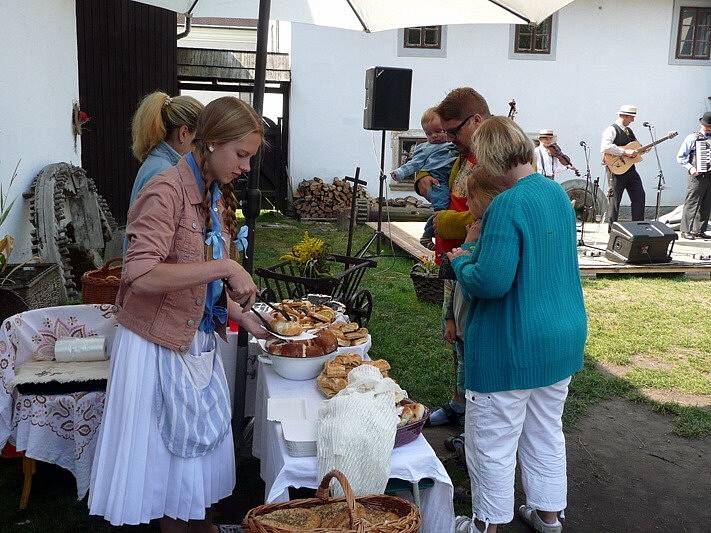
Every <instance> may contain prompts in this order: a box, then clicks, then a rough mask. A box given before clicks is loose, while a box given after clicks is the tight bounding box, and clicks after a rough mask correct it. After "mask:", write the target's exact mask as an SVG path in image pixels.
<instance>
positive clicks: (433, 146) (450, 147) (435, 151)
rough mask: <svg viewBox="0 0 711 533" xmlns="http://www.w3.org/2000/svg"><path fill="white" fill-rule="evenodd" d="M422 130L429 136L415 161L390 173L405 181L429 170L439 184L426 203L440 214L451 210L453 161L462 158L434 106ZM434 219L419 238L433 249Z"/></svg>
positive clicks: (419, 145)
mask: <svg viewBox="0 0 711 533" xmlns="http://www.w3.org/2000/svg"><path fill="white" fill-rule="evenodd" d="M420 123H421V124H422V129H423V130H424V132H425V135H426V136H427V142H423V143H420V144H418V145H417V146H416V147H415V151H414V153H413V155H412V158H411V159H410V160H409V161H408V162H407V163H405V164H404V165H402V166H400V167H398V168H396V169H395V170H393V171H392V172H391V173H390V177H391V178H392V179H393V181H394V182H396V183H398V182H401V181H403V180H404V179H405V178H406V177H407V176H411V175H413V174H415V173H417V172H420V171H427V172H428V173H429V174H430V175H431V176H432V177H433V178H435V179H436V180H437V181H439V185H433V186H432V188H431V189H430V191H429V194H428V195H427V200H428V201H429V202H430V204H432V209H433V210H434V211H435V212H437V211H441V210H443V209H447V208H448V207H449V200H450V191H449V172H450V170H452V165H453V164H454V160H455V159H456V158H457V157H458V156H459V152H458V151H457V149H456V146H455V145H454V143H451V142H447V134H446V133H445V132H444V130H443V129H442V121H441V119H440V117H439V115H438V114H437V112H436V111H435V108H434V107H431V108H429V109H428V110H427V111H425V112H424V114H423V115H422V120H421V122H420ZM433 238H434V216H432V217H430V218H429V219H428V220H427V223H426V224H425V231H424V232H423V234H422V237H421V238H420V242H421V243H422V245H423V246H426V247H427V248H429V249H430V250H434V243H433V241H432V239H433Z"/></svg>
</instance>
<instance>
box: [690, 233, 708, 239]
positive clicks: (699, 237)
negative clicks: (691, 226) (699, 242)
mask: <svg viewBox="0 0 711 533" xmlns="http://www.w3.org/2000/svg"><path fill="white" fill-rule="evenodd" d="M694 237H695V238H697V239H709V238H711V237H709V236H708V235H706V234H705V233H694Z"/></svg>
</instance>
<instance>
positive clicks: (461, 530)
mask: <svg viewBox="0 0 711 533" xmlns="http://www.w3.org/2000/svg"><path fill="white" fill-rule="evenodd" d="M454 533H483V532H482V531H481V529H479V528H478V527H476V526H475V525H474V520H472V519H471V518H469V517H468V516H458V517H457V518H456V519H455V520H454Z"/></svg>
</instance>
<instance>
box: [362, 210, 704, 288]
mask: <svg viewBox="0 0 711 533" xmlns="http://www.w3.org/2000/svg"><path fill="white" fill-rule="evenodd" d="M368 226H370V227H371V228H373V229H375V228H376V227H377V223H375V222H369V223H368ZM382 228H383V233H384V234H385V235H386V236H388V237H389V238H390V239H391V240H392V242H393V243H394V244H395V245H397V246H399V247H400V248H402V249H403V250H405V251H406V252H407V253H408V254H410V255H411V256H413V257H415V258H418V257H420V256H422V255H427V254H430V253H431V252H430V251H429V250H427V248H425V247H424V246H422V245H421V244H420V235H422V230H423V228H424V222H383V225H382ZM607 241H608V235H607V225H606V224H586V225H585V243H586V244H588V245H590V246H592V247H595V248H601V249H602V250H604V249H605V248H606V246H607ZM595 248H589V247H580V248H578V251H579V253H578V262H579V264H580V274H581V275H582V276H585V277H595V276H597V275H598V274H627V275H637V274H669V273H678V274H685V275H687V276H689V277H693V278H708V277H711V239H706V240H694V241H689V240H686V239H681V238H680V239H679V240H677V241H676V242H675V243H674V251H673V253H672V261H671V262H670V263H661V264H649V265H628V264H624V263H614V262H612V261H610V260H609V259H607V258H605V254H604V252H602V251H600V250H596V249H595ZM597 253H600V255H599V256H595V255H594V254H597Z"/></svg>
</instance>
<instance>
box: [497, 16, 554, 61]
mask: <svg viewBox="0 0 711 533" xmlns="http://www.w3.org/2000/svg"><path fill="white" fill-rule="evenodd" d="M510 28H511V29H510V32H509V34H510V43H509V59H528V60H530V59H534V60H536V59H538V60H543V61H555V49H556V39H557V35H558V14H557V13H553V14H552V15H551V16H550V17H548V18H547V19H545V20H543V21H542V22H541V23H540V24H515V25H511V27H510Z"/></svg>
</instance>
